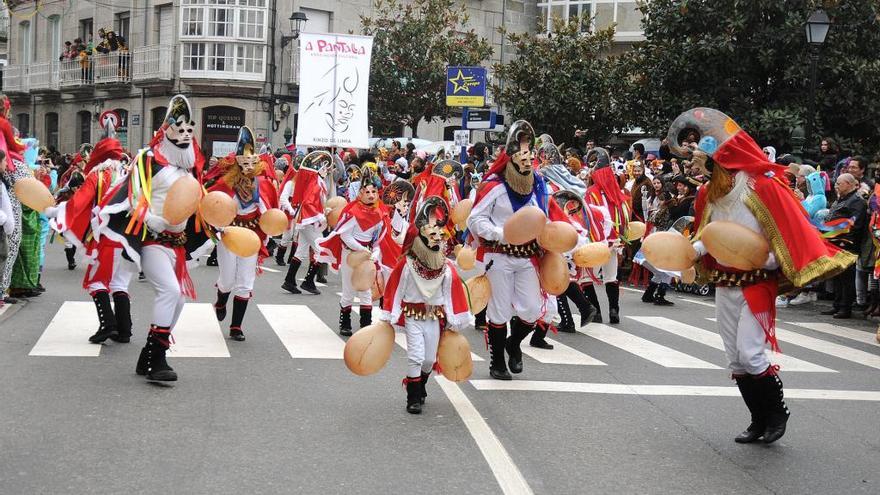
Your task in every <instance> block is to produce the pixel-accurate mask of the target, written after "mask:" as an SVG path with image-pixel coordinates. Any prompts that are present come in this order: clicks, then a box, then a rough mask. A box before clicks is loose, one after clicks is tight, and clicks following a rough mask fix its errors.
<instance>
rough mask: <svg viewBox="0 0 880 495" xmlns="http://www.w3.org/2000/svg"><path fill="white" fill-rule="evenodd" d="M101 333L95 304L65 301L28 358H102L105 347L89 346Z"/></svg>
mask: <svg viewBox="0 0 880 495" xmlns="http://www.w3.org/2000/svg"><path fill="white" fill-rule="evenodd" d="M97 329H98V315H97V313H95V305H94V304H93V303H91V302H86V301H65V302H64V304H62V305H61V307H60V308H58V312H57V313H55V316H54V317H53V318H52V321H50V322H49V326H47V327H46V330H45V331H43V335H41V336H40V339H39V340H37V343H36V344H35V345H34V347H33V348H32V349H31V352H30V353H29V354H28V355H30V356H83V357H98V356H99V355H100V354H101V347H102V346H100V345H95V344H92V343H91V342H89V337H90V336H91V335H92V334H94V333H95V330H97Z"/></svg>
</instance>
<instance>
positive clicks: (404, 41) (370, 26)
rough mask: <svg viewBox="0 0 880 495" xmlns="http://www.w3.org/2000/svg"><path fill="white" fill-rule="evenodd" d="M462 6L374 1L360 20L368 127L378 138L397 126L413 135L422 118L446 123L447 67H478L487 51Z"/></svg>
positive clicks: (435, 0) (443, 1)
mask: <svg viewBox="0 0 880 495" xmlns="http://www.w3.org/2000/svg"><path fill="white" fill-rule="evenodd" d="M466 12H467V10H466V8H465V6H464V5H459V4H456V2H455V0H413V1H411V2H409V1H408V2H406V3H404V2H403V1H402V0H375V3H374V8H373V15H372V17H365V16H361V28H362V32H363V34H365V35H369V36H372V37H373V55H372V60H373V62H372V64H371V66H370V123H371V125H372V126H373V128H374V133H376V134H377V135H387V134H395V133H397V132H399V130H400V129H401V126H407V127H410V128H411V129H412V131H413V136H416V132H417V126H418V124H419V121H421V120H422V119H424V120H426V121H431V120H433V119H440V120H446V119H448V118H450V117H451V110H452V109H451V108H449V107H447V106H446V66H447V65H480V63H481V62H483V61H484V60H487V59H489V57H491V56H492V47H491V45H490V44H489V42H488V41H487V40H485V39H484V38H481V37H479V36H478V35H477V34H476V32H475V31H474V30H473V29H468V28H467V22H468V17H467V14H466Z"/></svg>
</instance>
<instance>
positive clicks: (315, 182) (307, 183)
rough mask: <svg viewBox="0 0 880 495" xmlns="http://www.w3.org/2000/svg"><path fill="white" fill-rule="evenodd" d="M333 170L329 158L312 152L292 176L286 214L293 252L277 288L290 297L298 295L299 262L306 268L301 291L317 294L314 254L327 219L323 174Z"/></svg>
mask: <svg viewBox="0 0 880 495" xmlns="http://www.w3.org/2000/svg"><path fill="white" fill-rule="evenodd" d="M332 167H333V157H332V156H330V153H327V152H326V151H313V152H311V153H309V154H308V155H306V157H305V158H303V161H302V163H301V164H300V166H299V171H298V172H297V174H296V183H295V184H294V186H293V195H292V196H291V197H290V201H289V206H288V208H289V210H290V211H291V212H292V214H293V222H294V223H295V224H296V228H295V231H296V234H297V238H298V240H297V243H296V251H295V252H294V253H293V257H292V258H291V259H290V267H289V268H288V269H287V276H286V277H285V278H284V283H283V284H282V285H281V288H282V289H284V290H286V291H288V292H292V293H294V294H302V292H301V291H300V290H299V288H297V286H296V272H297V271H299V267H300V266H302V263H303V261H305V262H307V263H308V264H309V269H308V271H307V272H306V278H305V280H303V283H302V286H301V288H302V290H304V291H306V292H308V293H310V294H320V293H321V291H319V290H318V287H317V286H315V276H316V275H317V274H318V263H317V262H316V261H315V260H314V254H315V253H317V252H318V240H319V239H321V237H322V233H323V232H324V229H325V228H327V217H325V216H324V202H326V201H327V183H326V181H325V178H326V177H327V172H329V171H330V169H331V168H332Z"/></svg>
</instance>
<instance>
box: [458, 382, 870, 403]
mask: <svg viewBox="0 0 880 495" xmlns="http://www.w3.org/2000/svg"><path fill="white" fill-rule="evenodd" d="M470 383H471V385H473V386H474V388H475V389H477V390H496V391H498V390H517V391H533V392H576V393H582V394H618V395H642V396H648V395H652V396H699V397H739V395H740V393H739V390H738V389H737V388H736V387H729V386H727V387H717V386H689V385H642V384H634V385H627V384H624V383H579V382H552V381H546V382H545V381H534V380H513V381H508V382H504V381H499V380H470ZM785 398H786V399H817V400H854V401H869V402H878V401H880V392H878V391H874V390H826V389H807V388H786V389H785Z"/></svg>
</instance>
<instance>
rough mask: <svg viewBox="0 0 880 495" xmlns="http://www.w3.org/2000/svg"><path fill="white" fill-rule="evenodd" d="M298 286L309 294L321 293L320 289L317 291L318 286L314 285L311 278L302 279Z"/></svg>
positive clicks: (317, 294)
mask: <svg viewBox="0 0 880 495" xmlns="http://www.w3.org/2000/svg"><path fill="white" fill-rule="evenodd" d="M299 288H300V289H302V290H304V291H306V292H308V293H309V294H314V295H316V296H319V295H321V291H319V290H318V287H316V286H315V282H314V281H313V280H309V279H305V280H303V283H301V284H299Z"/></svg>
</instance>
